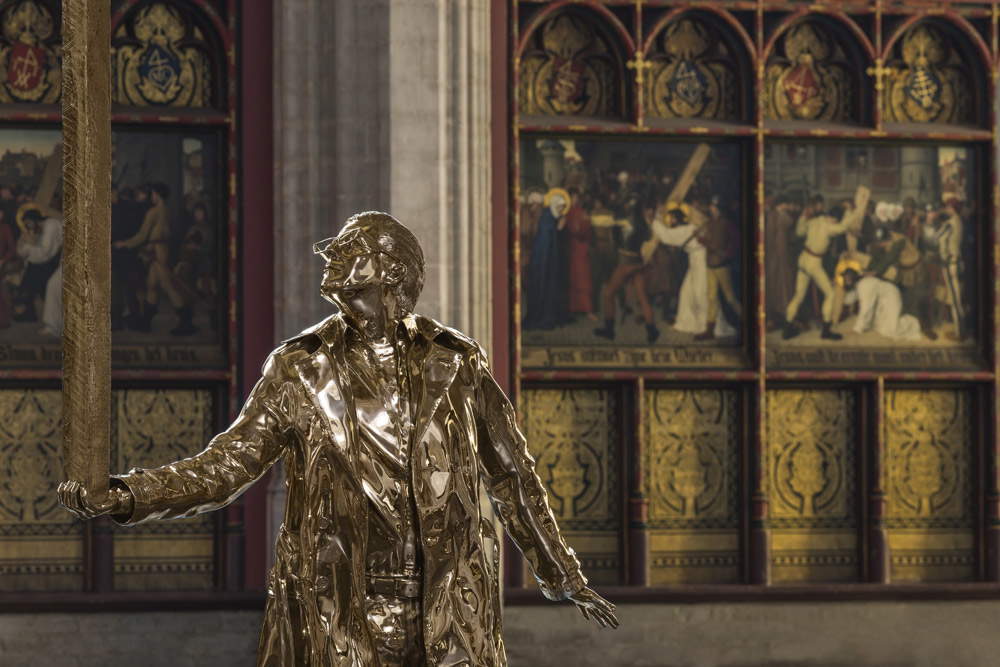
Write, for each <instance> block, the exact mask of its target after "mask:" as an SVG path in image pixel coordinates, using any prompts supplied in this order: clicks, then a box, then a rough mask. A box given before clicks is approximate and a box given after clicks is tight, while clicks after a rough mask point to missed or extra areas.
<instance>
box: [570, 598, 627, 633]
mask: <svg viewBox="0 0 1000 667" xmlns="http://www.w3.org/2000/svg"><path fill="white" fill-rule="evenodd" d="M570 600H572V601H573V604H575V605H576V608H577V609H579V610H580V613H581V614H583V617H584V618H586V619H587V620H588V621H589V620H593V621H595V622H597V623H600V624H601V627H602V628H606V627H608V626H610V627H612V628H617V627H618V617H617V616H615V606H614V605H613V604H611V603H610V602H608V601H607V600H605V599H604V598H602V597H601V596H600V595H598V594H597V593H596V592H595V591H594V590H593V589H592V588H584V589H583V590H582V591H580V592H579V593H577V594H576V595H573V596H572V597H571V598H570Z"/></svg>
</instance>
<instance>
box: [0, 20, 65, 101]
mask: <svg viewBox="0 0 1000 667" xmlns="http://www.w3.org/2000/svg"><path fill="white" fill-rule="evenodd" d="M2 16H3V41H2V43H0V68H2V70H3V72H4V73H3V75H2V76H3V83H2V85H0V102H33V103H41V104H52V103H55V102H57V101H58V100H59V95H60V90H61V88H60V86H61V80H62V62H61V61H62V57H61V52H62V47H61V46H60V45H59V43H58V36H57V35H56V31H55V28H54V24H53V19H52V13H51V12H50V11H49V9H48V8H47V7H46V6H45V5H43V4H41V3H39V2H36V1H35V0H22V1H21V2H15V3H13V4H11V5H9V6H8V7H7V9H6V10H4V12H3V15H2Z"/></svg>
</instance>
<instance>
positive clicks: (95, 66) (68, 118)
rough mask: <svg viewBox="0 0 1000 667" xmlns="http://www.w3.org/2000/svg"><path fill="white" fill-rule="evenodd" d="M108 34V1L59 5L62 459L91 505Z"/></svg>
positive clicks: (103, 344) (103, 277) (106, 410)
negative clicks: (60, 21) (61, 227)
mask: <svg viewBox="0 0 1000 667" xmlns="http://www.w3.org/2000/svg"><path fill="white" fill-rule="evenodd" d="M110 29H111V16H110V3H109V2H108V0H64V2H63V5H62V34H63V74H62V77H63V78H62V86H63V93H62V114H63V124H62V132H63V214H64V220H65V239H64V241H63V257H62V270H63V318H64V327H65V331H64V333H63V406H62V409H63V425H64V426H63V455H64V457H65V463H66V474H67V476H68V477H69V479H72V480H75V481H78V482H80V483H82V484H83V485H84V487H85V488H86V489H87V492H88V494H89V495H90V496H91V497H92V498H103V497H104V496H105V495H106V494H107V490H108V466H109V460H108V459H109V457H110V451H111V446H110V443H111V437H110V436H111V433H110V424H111V321H110V299H111V78H110V69H111V46H110V45H111V36H110Z"/></svg>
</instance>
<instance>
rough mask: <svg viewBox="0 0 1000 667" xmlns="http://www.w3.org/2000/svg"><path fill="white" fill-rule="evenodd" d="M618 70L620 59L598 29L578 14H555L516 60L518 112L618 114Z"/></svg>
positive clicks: (599, 115) (620, 66) (619, 101)
mask: <svg viewBox="0 0 1000 667" xmlns="http://www.w3.org/2000/svg"><path fill="white" fill-rule="evenodd" d="M621 71H622V63H621V59H620V57H619V56H618V53H617V52H616V50H615V48H614V47H613V45H612V43H611V41H610V39H608V37H607V36H606V35H605V33H604V31H603V30H602V29H601V28H599V27H597V26H595V25H594V24H593V23H592V22H591V21H590V20H588V18H587V17H586V16H585V15H583V14H581V13H578V12H574V11H561V12H558V13H556V15H555V16H553V17H552V18H550V19H548V20H547V21H546V22H545V23H544V24H543V25H542V26H541V27H540V28H538V29H537V30H536V31H535V34H534V35H532V41H531V43H530V44H529V46H528V48H527V49H526V50H525V53H524V55H523V56H522V57H521V59H520V70H519V74H520V77H519V78H520V83H519V87H518V100H519V102H518V104H519V108H520V112H521V113H522V114H535V115H545V116H595V117H611V116H618V115H620V114H621V113H622V104H621V97H622V94H621V91H622V81H621V75H620V73H621Z"/></svg>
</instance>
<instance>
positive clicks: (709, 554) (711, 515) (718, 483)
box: [643, 389, 740, 586]
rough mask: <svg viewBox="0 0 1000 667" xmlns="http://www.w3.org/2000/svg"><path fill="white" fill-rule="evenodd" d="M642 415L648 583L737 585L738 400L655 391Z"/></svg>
mask: <svg viewBox="0 0 1000 667" xmlns="http://www.w3.org/2000/svg"><path fill="white" fill-rule="evenodd" d="M644 409H645V425H646V433H645V448H644V452H643V467H644V471H645V474H644V481H645V489H644V493H645V495H646V498H647V499H648V501H649V526H650V550H651V554H650V556H651V558H650V561H651V568H650V571H651V580H650V583H651V584H652V585H654V586H656V585H667V584H676V583H729V582H735V581H737V580H738V578H739V523H740V520H739V475H740V470H739V456H738V447H739V432H738V426H737V423H738V422H737V413H738V410H737V392H736V391H733V390H718V389H654V390H650V391H647V392H646V398H645V406H644Z"/></svg>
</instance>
